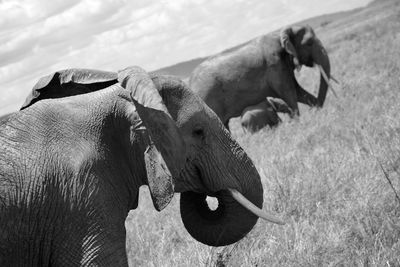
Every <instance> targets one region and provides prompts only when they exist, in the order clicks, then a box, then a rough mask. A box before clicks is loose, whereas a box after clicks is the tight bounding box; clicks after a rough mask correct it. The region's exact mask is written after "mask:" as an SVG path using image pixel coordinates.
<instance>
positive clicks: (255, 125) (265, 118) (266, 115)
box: [240, 98, 291, 133]
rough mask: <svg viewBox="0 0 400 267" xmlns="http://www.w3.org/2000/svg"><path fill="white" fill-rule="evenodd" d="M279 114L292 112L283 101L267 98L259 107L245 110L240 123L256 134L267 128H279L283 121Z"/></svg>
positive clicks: (255, 106)
mask: <svg viewBox="0 0 400 267" xmlns="http://www.w3.org/2000/svg"><path fill="white" fill-rule="evenodd" d="M278 112H282V113H290V112H291V111H290V109H289V108H288V106H287V105H286V103H285V102H283V101H282V100H281V99H276V98H275V99H274V98H267V99H265V100H264V101H262V102H260V103H258V104H257V105H254V106H249V107H247V108H245V109H244V110H243V113H242V116H241V118H240V122H241V125H242V127H243V128H244V129H245V130H247V131H248V132H250V133H255V132H257V131H259V130H261V129H262V128H264V127H265V126H270V127H275V126H277V125H278V124H279V123H280V122H281V121H282V120H281V119H280V118H279V115H278Z"/></svg>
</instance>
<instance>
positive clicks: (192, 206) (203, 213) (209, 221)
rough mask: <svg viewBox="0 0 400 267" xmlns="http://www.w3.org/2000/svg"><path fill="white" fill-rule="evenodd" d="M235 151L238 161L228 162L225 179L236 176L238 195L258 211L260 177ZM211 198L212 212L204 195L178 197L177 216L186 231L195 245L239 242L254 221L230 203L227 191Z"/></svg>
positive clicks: (235, 203)
mask: <svg viewBox="0 0 400 267" xmlns="http://www.w3.org/2000/svg"><path fill="white" fill-rule="evenodd" d="M236 145H237V144H236ZM237 149H238V150H241V151H239V153H238V154H239V157H236V160H237V161H236V160H235V161H233V160H232V161H230V163H229V166H227V167H228V168H226V169H225V170H224V171H225V172H226V174H225V175H228V176H233V175H234V173H235V172H236V173H239V174H240V175H241V177H240V180H239V179H238V182H239V183H240V184H239V188H240V190H239V191H240V192H241V193H242V194H243V195H244V197H245V198H247V199H248V200H250V201H251V202H252V203H253V204H255V205H256V206H257V207H259V208H262V203H263V188H262V184H261V180H260V176H259V174H258V172H257V170H256V168H255V167H254V165H253V164H252V162H251V160H250V159H249V158H248V156H247V155H246V154H245V153H244V151H243V150H242V149H241V148H240V147H239V146H238V145H237ZM237 152H238V151H236V152H235V153H237ZM238 154H236V155H238ZM220 175H221V174H220ZM225 175H224V176H225ZM234 176H236V175H234ZM212 196H213V197H216V198H217V199H218V208H217V209H216V210H211V209H210V208H209V206H208V204H207V202H206V197H207V195H206V194H204V193H195V192H184V193H182V194H181V201H180V207H181V216H182V221H183V223H184V225H185V227H186V229H187V230H188V232H189V233H190V234H191V235H192V236H193V237H194V238H195V239H196V240H197V241H199V242H202V243H204V244H206V245H210V246H226V245H229V244H232V243H235V242H237V241H239V240H240V239H242V238H243V237H244V236H245V235H246V234H247V233H248V232H249V231H250V230H251V229H252V228H253V227H254V225H255V224H256V222H257V219H258V217H257V216H256V215H254V214H253V213H252V212H250V211H248V210H247V209H246V208H244V207H243V206H242V205H241V204H239V203H238V202H237V201H236V200H235V199H233V197H232V195H231V193H230V192H229V191H228V190H220V191H217V192H215V193H214V194H213V195H212Z"/></svg>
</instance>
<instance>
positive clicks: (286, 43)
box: [280, 27, 301, 70]
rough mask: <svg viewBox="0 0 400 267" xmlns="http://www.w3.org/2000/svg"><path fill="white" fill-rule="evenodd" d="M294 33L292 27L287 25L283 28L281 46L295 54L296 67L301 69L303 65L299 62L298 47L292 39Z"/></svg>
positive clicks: (294, 62) (289, 52) (290, 53)
mask: <svg viewBox="0 0 400 267" xmlns="http://www.w3.org/2000/svg"><path fill="white" fill-rule="evenodd" d="M292 35H293V30H292V27H286V28H283V29H282V30H281V34H280V41H281V46H282V47H283V48H284V49H285V51H286V52H287V53H288V54H289V55H292V56H293V64H294V66H295V67H296V69H298V70H299V69H300V68H301V65H300V62H299V58H298V56H297V52H296V48H295V47H294V45H293V43H292V42H291V41H290V36H292Z"/></svg>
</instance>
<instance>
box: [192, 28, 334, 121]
mask: <svg viewBox="0 0 400 267" xmlns="http://www.w3.org/2000/svg"><path fill="white" fill-rule="evenodd" d="M314 63H315V64H319V65H321V66H322V68H323V69H324V70H325V73H326V74H327V76H328V77H330V64H329V58H328V55H327V53H326V51H325V48H324V47H323V45H322V44H321V42H320V40H319V39H318V38H317V37H316V36H315V34H314V31H313V29H312V28H311V27H310V26H302V27H299V26H293V27H288V28H285V29H283V30H282V31H281V32H280V33H271V34H267V35H264V36H260V37H258V38H255V39H253V40H251V41H249V42H248V43H245V44H243V45H241V46H238V47H235V48H232V49H228V50H226V51H224V52H222V53H220V54H217V55H215V56H212V57H210V58H209V59H207V60H205V61H204V62H202V63H201V64H200V65H199V66H198V67H197V68H196V69H195V70H194V71H193V72H192V75H191V77H190V80H189V84H190V88H191V89H192V90H193V91H194V92H196V93H197V94H198V95H199V96H200V97H201V98H202V99H203V100H204V102H206V103H207V105H208V106H209V107H211V109H212V110H214V112H215V113H216V114H217V115H218V116H219V118H220V119H221V120H222V122H223V123H224V124H225V126H226V127H228V123H229V120H230V118H232V117H238V116H240V115H241V114H242V112H243V110H244V109H245V108H246V107H248V106H253V105H256V104H258V103H260V102H261V101H264V99H265V98H266V97H268V96H269V97H276V98H281V99H282V100H284V101H285V102H286V103H287V105H288V106H289V108H290V109H291V110H292V112H291V116H292V117H293V116H294V115H299V109H298V102H300V103H304V104H307V105H310V106H318V107H322V105H323V104H324V101H325V97H326V93H327V89H328V85H327V83H326V82H325V80H323V79H322V75H321V79H320V80H321V82H320V87H319V93H318V97H317V98H316V97H314V96H313V95H311V94H310V93H308V92H307V91H306V90H304V89H303V88H302V87H301V86H300V85H299V84H298V82H297V81H296V78H295V76H294V70H295V68H300V66H301V65H306V66H308V67H312V66H313V65H314Z"/></svg>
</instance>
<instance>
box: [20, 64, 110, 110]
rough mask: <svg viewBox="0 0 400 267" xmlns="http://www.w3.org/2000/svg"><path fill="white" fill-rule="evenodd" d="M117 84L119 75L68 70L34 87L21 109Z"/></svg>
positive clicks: (51, 76)
mask: <svg viewBox="0 0 400 267" xmlns="http://www.w3.org/2000/svg"><path fill="white" fill-rule="evenodd" d="M115 83H117V73H115V72H106V71H100V70H90V69H67V70H61V71H57V72H55V73H53V74H50V75H48V76H45V77H42V78H40V79H39V81H38V82H37V83H36V84H35V86H34V87H33V89H32V91H31V93H30V94H29V95H28V96H27V98H26V99H25V102H24V104H23V105H22V107H21V110H22V109H25V108H27V107H29V106H31V105H32V104H34V103H36V102H37V101H40V100H43V99H50V98H61V97H67V96H73V95H79V94H85V93H89V92H93V91H97V90H101V89H104V88H107V87H109V86H111V85H113V84H115Z"/></svg>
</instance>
